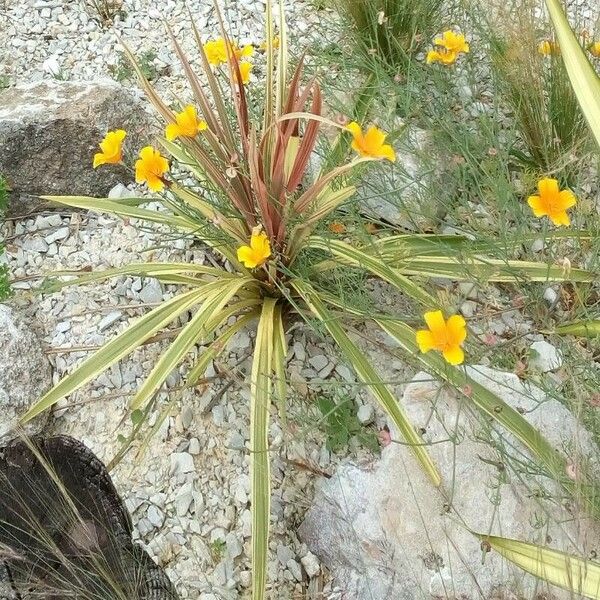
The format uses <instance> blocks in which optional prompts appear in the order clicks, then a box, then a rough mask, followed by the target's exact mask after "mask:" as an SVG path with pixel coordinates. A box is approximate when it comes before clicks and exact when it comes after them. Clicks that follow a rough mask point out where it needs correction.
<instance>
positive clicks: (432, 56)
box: [426, 30, 470, 65]
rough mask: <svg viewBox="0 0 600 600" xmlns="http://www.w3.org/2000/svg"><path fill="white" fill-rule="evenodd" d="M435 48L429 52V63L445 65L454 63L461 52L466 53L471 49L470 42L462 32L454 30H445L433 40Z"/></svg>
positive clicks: (427, 59)
mask: <svg viewBox="0 0 600 600" xmlns="http://www.w3.org/2000/svg"><path fill="white" fill-rule="evenodd" d="M433 45H434V46H435V48H434V49H433V50H430V51H429V52H428V53H427V58H426V61H427V64H431V63H434V62H439V63H442V64H443V65H452V64H454V63H455V62H456V59H457V58H458V57H459V55H460V54H466V53H467V52H469V51H470V47H469V43H468V42H467V40H466V39H465V36H464V35H463V34H462V33H454V31H451V30H448V31H444V33H443V34H442V36H441V37H438V38H436V39H435V40H433Z"/></svg>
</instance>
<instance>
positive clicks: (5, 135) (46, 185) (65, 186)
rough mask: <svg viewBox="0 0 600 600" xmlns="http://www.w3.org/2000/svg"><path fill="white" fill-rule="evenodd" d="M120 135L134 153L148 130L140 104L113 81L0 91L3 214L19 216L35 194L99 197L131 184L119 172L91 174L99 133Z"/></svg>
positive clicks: (111, 169) (34, 202) (126, 173)
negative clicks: (114, 131) (6, 207)
mask: <svg viewBox="0 0 600 600" xmlns="http://www.w3.org/2000/svg"><path fill="white" fill-rule="evenodd" d="M118 128H119V129H125V130H126V131H127V138H126V139H125V148H126V149H127V151H128V152H130V153H131V154H132V155H133V154H137V151H138V149H139V147H140V146H141V145H142V140H144V139H146V137H147V136H148V131H149V117H148V114H147V112H146V110H145V108H144V104H143V102H142V101H141V100H140V99H139V98H138V96H136V95H134V94H133V93H132V92H130V91H129V90H127V89H125V88H124V87H122V86H121V85H119V84H117V83H115V82H109V81H107V82H104V81H93V82H72V81H69V82H66V81H44V82H37V83H33V84H24V85H18V86H15V87H11V88H7V89H6V90H4V91H0V173H2V174H3V175H4V177H5V178H6V179H7V181H8V185H9V189H10V190H11V196H10V199H9V214H12V215H18V214H23V213H26V212H28V211H30V210H32V209H33V208H35V207H36V205H39V204H40V203H41V201H40V200H39V199H37V200H36V198H35V197H36V196H38V195H62V194H64V195H88V196H105V195H106V194H108V192H109V190H110V189H111V188H112V187H113V186H114V185H115V184H116V183H118V182H129V181H131V179H132V177H131V171H130V170H129V169H125V168H124V167H123V166H119V165H106V166H104V167H103V168H98V169H93V168H92V160H93V156H94V154H95V153H96V152H97V151H98V150H99V148H98V144H99V143H100V141H101V140H102V139H103V137H104V135H105V134H106V132H107V131H109V130H111V129H118Z"/></svg>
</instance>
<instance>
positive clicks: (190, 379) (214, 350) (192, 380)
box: [186, 303, 259, 387]
mask: <svg viewBox="0 0 600 600" xmlns="http://www.w3.org/2000/svg"><path fill="white" fill-rule="evenodd" d="M239 304H241V303H239ZM226 312H227V311H222V313H221V314H226ZM258 315H259V312H258V310H253V311H251V312H249V313H248V314H246V315H244V316H242V317H240V318H239V319H238V320H237V321H236V322H235V323H234V324H233V325H232V326H231V327H229V328H228V329H226V330H225V331H223V332H221V334H220V335H219V337H218V339H217V340H215V341H214V342H213V343H212V344H211V345H210V346H209V347H208V348H207V349H206V350H205V351H204V352H203V353H202V355H201V356H200V357H199V358H198V360H197V361H196V363H195V364H194V366H193V368H192V369H191V370H190V372H189V373H188V376H187V382H186V387H193V386H194V385H196V383H197V382H198V379H200V377H202V375H204V372H205V371H206V369H207V367H208V364H209V363H210V361H211V360H214V359H215V358H216V357H217V356H219V354H220V353H221V352H223V350H224V349H225V348H226V347H227V343H228V342H229V340H230V339H231V338H232V337H233V336H234V335H235V334H236V333H237V332H238V331H240V329H243V328H244V327H246V325H248V324H249V323H250V322H251V321H252V320H254V319H256V317H257V316H258Z"/></svg>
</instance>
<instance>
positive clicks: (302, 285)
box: [290, 279, 441, 485]
mask: <svg viewBox="0 0 600 600" xmlns="http://www.w3.org/2000/svg"><path fill="white" fill-rule="evenodd" d="M290 285H291V286H292V287H293V288H294V289H295V290H296V291H297V292H298V293H299V294H300V296H301V297H302V298H303V300H304V302H306V304H307V305H308V307H309V308H310V310H311V311H312V313H313V314H314V315H315V316H316V317H317V318H318V319H319V320H320V321H321V322H322V323H323V325H324V326H325V327H326V329H327V330H328V331H329V333H330V334H331V337H332V338H333V339H334V340H335V342H336V344H337V345H338V346H339V348H340V350H341V351H342V354H343V355H344V356H345V357H346V360H348V362H349V363H350V364H351V365H352V367H353V368H354V370H355V371H356V374H357V375H358V377H359V378H360V380H361V381H362V382H363V383H365V384H366V385H367V386H368V389H369V390H370V392H371V393H372V394H373V395H374V396H375V398H376V399H377V400H378V401H379V403H380V404H381V406H382V408H383V409H384V410H385V411H386V412H387V414H388V415H389V416H390V418H391V419H392V421H393V422H394V424H395V425H396V427H397V428H398V429H399V431H400V433H401V435H402V437H403V438H404V439H405V440H406V442H407V443H408V444H410V445H411V447H412V451H413V453H414V454H415V456H416V458H417V459H418V460H419V462H420V463H421V465H422V466H423V469H424V470H425V472H426V473H427V474H428V475H429V477H430V478H431V480H432V481H433V483H434V484H435V485H439V484H440V482H441V479H440V475H439V473H438V471H437V468H436V466H435V465H434V463H433V461H432V460H431V458H430V456H429V454H428V453H427V451H426V449H425V444H424V442H423V439H422V438H421V437H420V436H419V435H418V434H417V432H416V431H415V429H414V427H413V426H412V425H411V423H410V422H409V420H408V417H407V416H406V414H405V412H404V410H403V409H402V407H401V405H400V404H399V402H398V400H397V399H396V398H395V397H394V396H393V394H392V393H391V392H390V390H389V389H388V387H387V386H386V385H385V384H384V383H383V381H382V380H381V378H380V377H379V375H378V374H377V372H376V371H375V369H374V368H373V366H372V365H371V363H370V362H369V361H368V360H367V359H366V358H365V354H364V352H363V351H362V350H361V349H360V348H359V347H358V346H356V344H354V343H353V342H352V340H351V339H350V338H349V337H348V335H347V334H346V332H345V331H344V329H343V328H342V326H341V325H340V324H339V322H338V321H337V320H336V319H335V318H334V317H333V316H332V315H331V313H329V311H328V310H327V308H326V307H325V304H324V302H323V301H322V300H321V298H320V297H319V293H318V292H317V291H316V290H315V289H314V288H313V287H312V286H310V285H309V284H308V283H306V282H304V281H300V280H297V279H294V280H292V281H291V282H290Z"/></svg>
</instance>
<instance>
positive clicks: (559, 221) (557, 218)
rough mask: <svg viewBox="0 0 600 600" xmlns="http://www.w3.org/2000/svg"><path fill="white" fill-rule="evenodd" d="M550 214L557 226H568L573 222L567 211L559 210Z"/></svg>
mask: <svg viewBox="0 0 600 600" xmlns="http://www.w3.org/2000/svg"><path fill="white" fill-rule="evenodd" d="M549 216H550V220H551V221H552V222H553V223H554V224H555V225H556V226H557V227H560V226H561V225H566V226H567V227H568V226H569V225H570V224H571V219H570V218H569V215H568V214H567V211H565V210H563V211H558V212H554V213H552V214H551V215H549Z"/></svg>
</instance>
